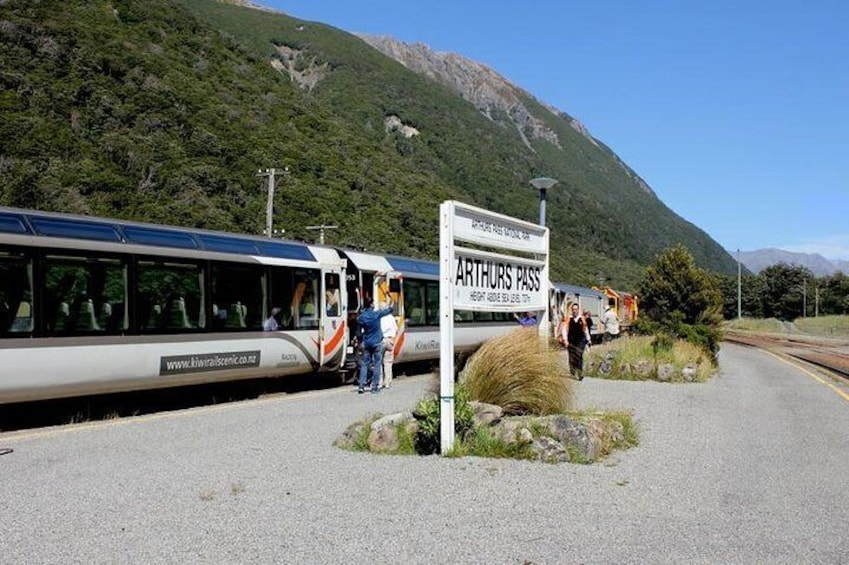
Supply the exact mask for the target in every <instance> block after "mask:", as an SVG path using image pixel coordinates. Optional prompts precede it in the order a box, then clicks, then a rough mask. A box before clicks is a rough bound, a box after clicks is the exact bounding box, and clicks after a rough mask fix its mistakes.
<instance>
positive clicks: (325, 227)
mask: <svg viewBox="0 0 849 565" xmlns="http://www.w3.org/2000/svg"><path fill="white" fill-rule="evenodd" d="M338 228H339V226H328V225H326V224H321V225H320V226H307V229H308V230H318V242H319V243H320V244H321V245H324V230H335V229H338Z"/></svg>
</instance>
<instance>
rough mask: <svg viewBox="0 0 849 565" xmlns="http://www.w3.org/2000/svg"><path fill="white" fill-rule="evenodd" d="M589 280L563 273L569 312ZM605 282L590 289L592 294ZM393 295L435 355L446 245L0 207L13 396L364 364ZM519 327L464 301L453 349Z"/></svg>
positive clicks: (6, 384)
mask: <svg viewBox="0 0 849 565" xmlns="http://www.w3.org/2000/svg"><path fill="white" fill-rule="evenodd" d="M578 288H579V287H572V288H570V287H569V286H568V285H556V284H555V285H552V292H551V297H552V300H551V307H552V312H564V311H565V310H563V308H564V306H565V304H566V302H567V301H568V300H570V299H572V298H574V296H575V290H576V289H578ZM587 290H589V289H587ZM570 292H571V294H570ZM592 292H594V291H591V290H590V293H592ZM598 294H599V293H596V294H593V295H592V297H590V294H581V293H580V292H578V295H579V296H580V298H579V300H583V301H584V302H582V305H589V304H590V302H592V301H593V300H598V299H599V297H598V296H597V295H598ZM390 297H391V298H392V299H393V300H392V301H391V303H392V304H393V308H394V309H395V312H394V314H395V316H396V319H397V321H398V327H399V333H398V337H397V339H396V340H395V362H396V363H405V362H412V361H427V360H438V359H439V353H440V352H439V348H440V336H439V265H438V263H436V262H434V261H426V260H421V259H414V258H410V257H402V256H396V255H383V254H375V253H366V252H362V251H357V250H351V249H344V248H338V247H333V246H325V245H313V244H308V243H304V242H298V241H289V240H279V239H271V238H267V237H259V236H250V235H236V234H230V233H223V232H216V231H210V230H201V229H191V228H182V227H173V226H164V225H157V224H150V223H142V222H132V221H125V220H117V219H108V218H96V217H91V216H78V215H71V214H62V213H55V212H42V211H34V210H24V209H18V208H7V207H0V404H9V403H16V402H26V401H36V400H46V399H53V398H63V397H73V396H87V395H94V394H102V393H115V392H128V391H137V390H144V389H155V388H165V387H175V386H184V385H194V384H203V383H214V382H223V381H231V380H239V379H253V378H261V377H285V376H287V375H294V374H309V373H325V372H333V373H337V374H340V375H342V376H343V378H344V376H345V375H346V374H350V373H352V372H354V371H356V365H355V359H356V351H355V342H356V340H355V336H356V331H355V325H356V317H357V314H358V313H359V312H360V311H361V309H362V307H363V304H364V301H365V300H366V299H367V298H373V299H374V300H375V302H376V303H378V304H382V303H389V302H390V301H389V298H390ZM593 304H595V303H593ZM587 307H589V306H587ZM596 310H597V308H596ZM594 312H595V315H600V312H598V311H594ZM272 318H273V323H270V322H271V319H272ZM551 321H552V323H553V324H554V323H556V321H559V318H558V319H555V318H552V320H551ZM516 327H517V324H516V321H515V320H514V319H513V316H512V314H508V313H503V312H471V311H457V312H455V330H454V333H455V335H454V339H455V352H456V353H458V354H463V353H468V352H471V351H473V350H475V349H476V348H477V347H479V346H480V345H481V344H482V343H483V342H484V341H486V340H487V339H490V338H492V337H495V336H497V335H501V334H504V333H506V332H509V331H512V330H513V329H515V328H516ZM268 328H273V330H272V331H269V329H268Z"/></svg>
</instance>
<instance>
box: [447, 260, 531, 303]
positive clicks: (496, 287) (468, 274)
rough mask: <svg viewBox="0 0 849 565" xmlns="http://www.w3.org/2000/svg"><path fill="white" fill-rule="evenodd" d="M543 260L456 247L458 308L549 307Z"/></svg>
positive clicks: (454, 281) (455, 275) (455, 279)
mask: <svg viewBox="0 0 849 565" xmlns="http://www.w3.org/2000/svg"><path fill="white" fill-rule="evenodd" d="M544 269H545V263H544V262H543V261H534V260H531V259H522V258H518V257H509V256H505V255H496V254H493V253H486V252H483V251H476V250H472V249H461V248H456V247H455V248H454V276H453V279H454V280H453V287H454V288H453V292H454V309H455V310H476V311H487V312H492V311H495V312H516V311H522V312H524V311H527V310H545V308H546V304H547V301H546V291H545V290H544V289H543V287H545V286H546V285H545V284H543V280H544V279H543V277H544V274H543V270H544Z"/></svg>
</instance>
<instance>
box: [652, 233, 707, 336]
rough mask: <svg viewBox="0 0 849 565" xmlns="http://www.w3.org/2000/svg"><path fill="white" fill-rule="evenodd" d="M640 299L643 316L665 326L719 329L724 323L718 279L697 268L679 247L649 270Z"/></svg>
mask: <svg viewBox="0 0 849 565" xmlns="http://www.w3.org/2000/svg"><path fill="white" fill-rule="evenodd" d="M639 296H640V312H641V314H642V315H644V316H646V317H648V318H649V319H651V320H653V321H655V322H657V323H660V324H662V325H667V326H671V325H675V324H678V323H684V324H690V325H695V324H706V325H709V326H718V325H719V323H720V321H721V320H722V294H721V292H720V284H719V281H718V279H717V278H716V277H714V276H712V275H710V274H709V273H708V272H707V271H704V270H702V269H699V268H698V267H696V262H695V260H694V259H693V256H692V255H691V254H690V252H689V251H687V248H685V247H684V246H683V245H680V244H679V245H677V246H675V247H673V248H671V249H667V250H666V251H664V252H663V253H661V254H660V255H658V256H657V258H656V259H655V262H654V263H653V264H652V265H650V266H649V267H648V268H647V269H646V274H645V276H644V278H643V280H642V281H641V282H640V286H639Z"/></svg>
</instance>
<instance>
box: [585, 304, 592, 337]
mask: <svg viewBox="0 0 849 565" xmlns="http://www.w3.org/2000/svg"><path fill="white" fill-rule="evenodd" d="M584 323H586V324H587V333H588V334H589V335H590V342H592V339H593V315H592V314H590V311H589V310H584Z"/></svg>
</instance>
